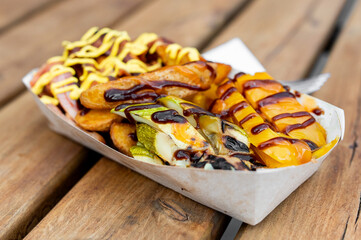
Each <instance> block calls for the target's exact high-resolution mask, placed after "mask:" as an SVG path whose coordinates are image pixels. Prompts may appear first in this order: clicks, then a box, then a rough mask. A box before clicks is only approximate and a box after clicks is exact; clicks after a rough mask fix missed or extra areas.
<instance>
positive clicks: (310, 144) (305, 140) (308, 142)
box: [302, 139, 318, 151]
mask: <svg viewBox="0 0 361 240" xmlns="http://www.w3.org/2000/svg"><path fill="white" fill-rule="evenodd" d="M302 141H304V142H306V143H307V145H308V146H309V147H310V148H311V151H314V150H316V149H317V148H318V146H317V144H316V143H314V142H312V141H311V140H307V139H302Z"/></svg>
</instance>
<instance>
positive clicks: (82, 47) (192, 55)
mask: <svg viewBox="0 0 361 240" xmlns="http://www.w3.org/2000/svg"><path fill="white" fill-rule="evenodd" d="M100 38H103V39H102V41H101V45H100V46H98V47H95V46H92V44H94V43H95V42H96V41H98V40H99V39H100ZM158 39H159V38H158V35H157V34H155V33H143V34H141V35H140V36H139V37H138V38H137V39H136V40H135V41H133V42H130V40H131V39H130V37H129V35H128V33H127V32H125V31H116V30H111V29H109V28H102V29H99V28H98V27H93V28H91V29H89V30H88V31H87V32H86V33H85V34H84V35H83V36H82V38H81V39H80V40H79V41H75V42H68V41H64V42H63V46H64V52H63V55H62V56H57V57H53V58H50V59H49V60H48V63H52V62H59V64H58V65H55V66H53V67H52V68H51V69H50V71H49V72H47V73H45V74H43V75H42V76H41V77H40V78H39V79H38V81H37V82H36V83H35V85H34V86H33V88H32V91H33V92H34V93H35V94H40V93H41V92H42V91H43V89H44V87H45V86H46V85H47V84H49V83H51V80H52V79H53V78H55V77H57V76H59V75H61V74H64V73H66V72H69V73H71V75H72V77H69V78H67V79H64V80H62V81H59V82H56V83H52V84H51V86H50V89H51V92H52V94H53V95H54V98H51V97H49V96H43V97H41V98H40V99H41V100H42V101H43V102H44V103H46V104H54V105H57V104H58V103H59V101H58V99H57V94H61V93H65V92H70V94H69V97H70V98H71V99H73V100H77V99H79V97H80V95H81V93H82V92H83V91H85V90H87V89H88V88H89V87H90V86H91V85H92V83H93V82H98V83H106V82H108V81H109V77H110V76H111V77H117V76H119V73H120V72H121V71H123V70H125V71H126V72H128V73H145V72H149V71H153V70H156V69H158V68H161V67H162V61H161V59H160V58H159V59H158V61H157V62H156V63H155V64H153V65H148V64H146V63H144V62H143V61H141V60H139V59H137V58H133V59H130V60H128V61H127V62H124V59H125V58H126V57H127V55H128V54H130V55H131V56H135V57H137V56H139V55H142V54H145V53H147V52H149V53H150V54H153V53H155V52H156V50H157V48H158V47H159V46H161V45H167V44H165V43H164V42H162V41H157V40H158ZM122 42H125V43H124V45H123V46H122V49H121V51H119V47H120V45H121V44H122ZM151 42H154V43H153V45H152V47H151V48H150V49H149V47H148V44H149V43H151ZM75 48H79V49H77V51H75V52H73V53H71V54H69V53H70V52H71V51H72V50H74V49H75ZM108 51H110V53H109V55H108V56H107V57H105V58H104V59H102V61H101V62H100V63H99V62H97V61H96V60H95V59H94V58H97V57H99V56H102V55H103V54H105V53H106V52H108ZM166 53H167V54H168V55H169V58H170V59H173V60H174V61H175V63H176V64H179V62H180V61H181V60H182V58H183V57H184V56H186V55H187V54H188V58H189V60H190V61H197V60H199V58H200V54H199V52H198V50H197V49H195V48H182V47H181V46H180V45H179V44H169V45H167V47H166ZM62 62H64V64H63V65H62V64H60V63H62ZM78 64H80V65H82V70H83V73H82V75H81V76H80V77H79V80H80V82H81V83H80V87H79V86H78V81H79V80H78V79H77V78H75V77H73V76H74V75H75V70H74V69H73V68H72V66H74V65H78ZM71 83H75V84H71ZM68 84H71V85H68Z"/></svg>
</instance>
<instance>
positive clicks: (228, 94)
mask: <svg viewBox="0 0 361 240" xmlns="http://www.w3.org/2000/svg"><path fill="white" fill-rule="evenodd" d="M236 91H237V89H236V88H235V87H231V88H228V89H227V91H225V92H224V93H223V94H222V96H221V97H220V98H219V99H221V100H223V101H224V100H226V99H227V98H228V97H229V96H230V95H231V94H232V93H234V92H236Z"/></svg>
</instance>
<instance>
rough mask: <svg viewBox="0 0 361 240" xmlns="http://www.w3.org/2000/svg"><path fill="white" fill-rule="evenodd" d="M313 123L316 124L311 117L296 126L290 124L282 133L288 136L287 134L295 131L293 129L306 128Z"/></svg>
mask: <svg viewBox="0 0 361 240" xmlns="http://www.w3.org/2000/svg"><path fill="white" fill-rule="evenodd" d="M314 122H316V120H315V118H314V117H311V118H310V119H308V120H306V121H304V122H303V123H297V124H292V125H288V126H287V127H286V128H285V130H284V132H285V133H286V134H288V133H289V132H291V131H293V130H295V129H300V128H306V127H308V126H310V125H311V124H313V123H314Z"/></svg>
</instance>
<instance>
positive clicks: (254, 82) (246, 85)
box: [243, 79, 280, 94]
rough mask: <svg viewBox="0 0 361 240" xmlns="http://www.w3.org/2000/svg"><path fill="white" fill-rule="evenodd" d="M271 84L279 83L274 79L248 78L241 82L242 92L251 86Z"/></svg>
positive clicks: (263, 86)
mask: <svg viewBox="0 0 361 240" xmlns="http://www.w3.org/2000/svg"><path fill="white" fill-rule="evenodd" d="M272 84H280V83H279V82H277V81H275V80H270V79H265V80H250V81H247V82H245V83H244V84H243V94H244V92H245V91H248V90H250V89H253V88H267V86H269V85H272Z"/></svg>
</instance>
